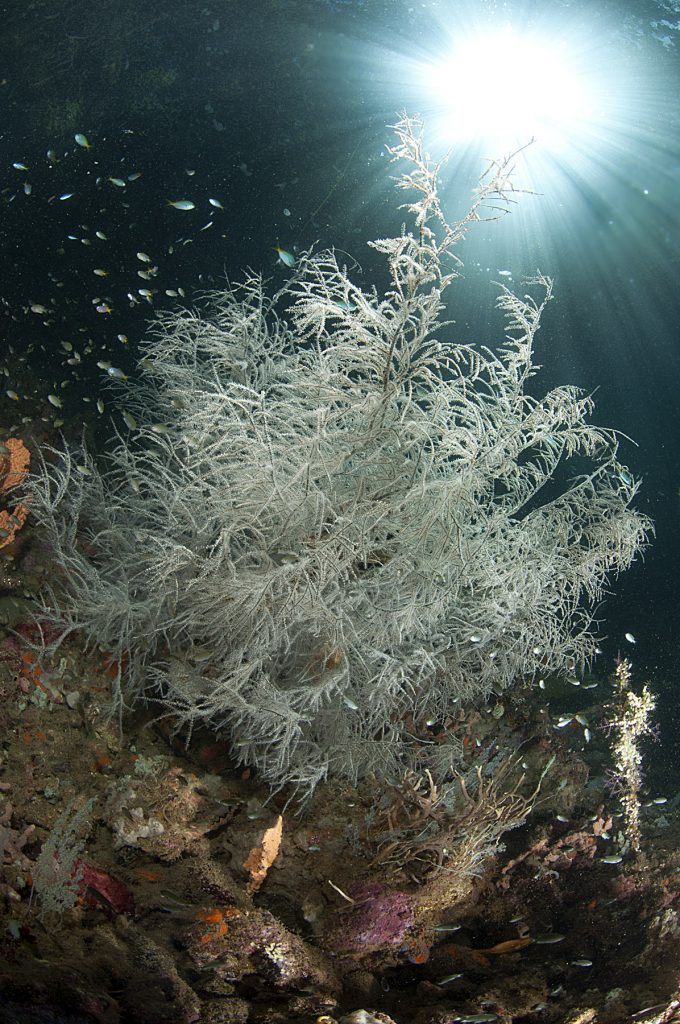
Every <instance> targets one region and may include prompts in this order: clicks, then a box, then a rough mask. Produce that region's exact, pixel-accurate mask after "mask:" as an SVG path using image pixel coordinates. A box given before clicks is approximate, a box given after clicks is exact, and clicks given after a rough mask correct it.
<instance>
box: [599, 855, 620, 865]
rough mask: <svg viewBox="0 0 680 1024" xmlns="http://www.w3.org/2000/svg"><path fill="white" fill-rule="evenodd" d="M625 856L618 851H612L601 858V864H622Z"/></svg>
mask: <svg viewBox="0 0 680 1024" xmlns="http://www.w3.org/2000/svg"><path fill="white" fill-rule="evenodd" d="M622 860H623V857H622V856H621V855H620V854H618V853H610V854H608V855H607V856H606V857H601V858H600V863H601V864H620V863H621V861H622Z"/></svg>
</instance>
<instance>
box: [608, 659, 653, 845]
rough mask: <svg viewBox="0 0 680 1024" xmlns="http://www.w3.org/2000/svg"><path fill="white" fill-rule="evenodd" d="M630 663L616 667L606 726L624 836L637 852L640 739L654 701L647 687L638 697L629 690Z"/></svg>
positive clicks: (640, 774)
mask: <svg viewBox="0 0 680 1024" xmlns="http://www.w3.org/2000/svg"><path fill="white" fill-rule="evenodd" d="M631 668H632V666H631V663H630V662H629V661H628V659H627V658H624V659H623V661H620V662H619V664H618V665H617V667H616V684H617V689H618V694H617V702H616V704H615V706H614V713H613V716H612V717H611V718H610V719H609V725H610V726H611V728H612V729H613V731H614V736H615V738H614V742H613V744H612V754H613V756H614V765H615V771H616V774H617V776H618V777H619V779H620V780H621V784H622V794H621V806H622V808H623V816H624V821H625V823H626V835H627V836H628V840H629V842H630V847H631V849H632V850H634V851H635V852H638V851H639V849H640V840H641V836H640V788H641V786H642V768H641V765H642V754H641V753H640V739H641V738H642V737H643V736H645V735H646V734H649V733H650V732H651V723H650V720H649V716H650V715H651V713H652V711H653V710H654V708H655V706H656V701H655V700H654V696H653V694H652V693H651V691H650V689H649V687H648V686H647V685H645V686H643V687H642V692H641V693H635V692H634V691H633V690H631V688H630V681H631V676H632V672H631Z"/></svg>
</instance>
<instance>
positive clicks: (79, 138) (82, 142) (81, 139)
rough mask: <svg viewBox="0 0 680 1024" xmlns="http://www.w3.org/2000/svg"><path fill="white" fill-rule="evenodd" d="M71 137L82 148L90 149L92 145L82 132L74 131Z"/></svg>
mask: <svg viewBox="0 0 680 1024" xmlns="http://www.w3.org/2000/svg"><path fill="white" fill-rule="evenodd" d="M73 138H74V139H75V140H76V142H77V143H78V145H79V146H82V147H83V149H92V145H91V143H90V141H89V139H88V137H87V135H83V133H82V132H76V134H75V135H74V136H73Z"/></svg>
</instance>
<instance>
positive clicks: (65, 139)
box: [0, 0, 680, 765]
mask: <svg viewBox="0 0 680 1024" xmlns="http://www.w3.org/2000/svg"><path fill="white" fill-rule="evenodd" d="M471 24H472V25H474V26H475V27H476V28H477V30H478V31H480V32H481V33H482V34H483V33H487V32H492V31H493V30H494V29H495V28H497V27H498V26H499V25H502V24H511V25H513V26H515V27H516V28H517V29H518V30H519V31H528V32H530V31H532V30H533V29H534V28H539V29H540V31H541V32H542V33H543V35H544V37H546V38H548V39H550V40H552V41H554V43H555V45H556V47H557V51H558V52H559V49H560V46H561V45H567V42H569V45H576V47H577V48H580V52H581V54H582V57H583V60H584V62H585V64H586V65H587V67H588V70H589V71H592V73H593V76H594V80H597V81H599V82H601V83H604V86H605V89H608V90H609V92H608V99H607V102H608V103H609V104H610V109H611V111H613V113H612V114H611V116H610V115H607V114H605V116H604V117H603V118H602V119H600V120H599V121H598V119H597V117H594V120H593V123H592V124H591V126H590V129H589V131H588V133H586V134H585V135H584V136H583V137H582V138H581V137H579V136H578V133H576V134H574V135H573V136H571V135H570V134H569V126H566V127H565V143H564V147H563V148H562V149H561V150H560V151H559V152H557V153H554V154H551V153H550V150H549V148H548V149H547V150H546V149H543V150H542V149H541V145H542V143H541V139H540V137H539V138H537V141H536V148H535V150H533V152H532V149H533V147H530V149H529V150H528V151H527V152H526V153H525V154H524V155H523V157H522V159H521V161H520V164H519V169H518V173H519V175H520V177H521V176H522V174H524V175H525V176H526V178H525V181H526V183H527V184H528V185H530V186H531V187H532V188H534V189H535V191H537V192H540V193H541V194H540V195H532V196H526V197H524V198H523V199H522V201H521V203H520V204H519V206H518V208H517V209H516V210H515V211H513V213H512V215H511V216H510V217H507V218H505V219H503V220H502V221H501V222H499V223H490V224H485V225H481V226H479V227H478V228H477V230H476V232H475V234H474V235H472V236H471V237H470V239H469V241H468V243H466V247H465V249H464V250H461V255H462V257H463V258H464V259H465V262H466V272H465V280H464V281H462V282H459V283H458V284H457V285H456V286H455V288H454V289H452V292H451V297H450V302H451V315H452V317H454V318H455V320H456V326H455V328H453V329H452V330H453V333H454V336H455V337H457V338H458V339H459V340H461V341H479V342H483V343H487V344H491V345H493V344H495V343H497V342H498V340H499V339H500V337H501V323H500V320H499V318H498V316H497V315H496V314H495V313H494V312H493V299H494V291H493V286H492V283H491V282H492V281H493V280H495V279H496V280H497V279H498V277H497V271H498V270H499V269H509V270H511V271H512V273H513V281H517V280H519V278H520V277H521V275H522V274H525V273H532V272H534V270H535V268H536V267H537V266H540V268H541V270H543V271H544V272H545V273H548V274H550V275H551V276H553V277H554V278H555V280H556V290H557V299H556V301H555V302H554V303H553V304H552V306H551V307H550V309H549V311H548V314H547V316H546V320H545V326H544V328H543V330H542V331H541V335H540V336H539V337H540V345H539V359H540V361H541V362H542V364H543V367H544V369H543V372H542V376H541V378H540V380H541V381H542V382H543V384H544V385H545V386H546V387H547V386H550V385H552V384H556V383H574V384H578V385H580V386H582V387H583V388H585V389H587V390H588V391H596V400H597V410H596V415H595V419H596V420H597V422H599V423H602V424H607V425H611V426H613V427H615V428H617V429H618V430H620V431H621V432H622V433H623V434H625V435H628V436H629V437H630V438H633V439H635V441H636V443H637V447H636V446H633V445H632V444H628V443H624V447H623V461H624V462H627V463H628V464H629V465H630V466H631V468H632V469H633V471H634V472H635V474H636V475H640V476H642V477H643V486H642V489H641V493H640V498H639V505H640V507H641V508H642V509H643V510H644V511H645V512H647V513H648V514H649V515H651V516H652V517H653V519H654V520H655V523H656V539H655V541H654V544H653V545H652V546H651V548H650V549H649V551H648V552H647V553H646V555H645V557H644V560H640V561H639V562H638V563H637V564H636V566H635V567H634V568H633V569H632V570H631V571H630V572H629V573H628V574H626V576H625V577H624V578H622V579H621V580H619V581H614V588H613V589H614V591H615V593H614V596H612V597H611V598H610V600H609V601H608V602H607V605H606V607H605V608H604V609H603V618H604V619H605V622H606V625H605V626H604V632H605V633H606V634H607V637H608V639H607V640H606V641H605V643H604V644H603V647H604V649H605V654H604V656H603V667H604V668H605V669H606V670H608V669H609V666H610V665H611V659H612V658H613V657H614V656H615V655H616V654H617V652H618V651H619V650H622V651H623V648H626V653H628V654H630V655H631V656H632V657H633V661H634V665H635V670H636V673H637V674H638V677H639V678H642V677H647V678H649V680H650V682H651V684H652V686H653V688H654V689H655V690H656V691H657V692H658V694H659V697H660V717H661V719H662V726H663V740H664V744H663V748H662V750H663V752H662V753H660V754H659V755H658V760H659V763H661V760H663V761H664V762H665V763H666V764H668V765H672V764H673V763H674V761H675V760H677V759H676V758H675V753H676V752H677V742H678V741H677V737H678V733H680V715H679V708H678V698H677V696H676V694H675V685H676V676H677V665H678V660H679V654H680V638H679V634H680V622H679V621H678V620H679V616H678V606H679V592H680V587H679V585H678V576H679V574H680V542H679V539H678V525H679V518H680V515H679V514H680V498H679V497H678V488H679V487H680V456H679V454H678V442H679V440H680V416H679V415H678V389H679V388H678V386H679V383H680V327H679V323H680V316H679V314H680V288H679V278H680V101H679V99H678V97H679V96H680V27H679V26H680V3H677V2H656V0H627V2H615V0H605V2H598V3H597V4H593V3H592V0H589V2H586V0H584V2H582V3H576V2H575V3H571V2H568V0H552V2H551V0H541V2H537V3H529V2H522V0H517V2H508V3H485V2H482V0H467V2H466V3H460V2H455V3H453V2H451V3H444V2H430V0H425V2H409V0H307V2H296V0H266V2H265V0H247V2H245V0H244V2H222V3H215V2H210V0H204V2H186V0H183V2H180V0H168V2H164V3H161V2H158V0H150V2H147V3H144V4H142V3H141V2H139V0H115V2H114V0H87V2H85V0H80V2H79V0H68V2H65V0H49V2H48V0H35V2H33V3H25V2H22V3H19V2H16V3H9V4H2V5H0V62H1V63H0V82H1V84H0V112H1V114H2V117H1V119H0V188H1V197H0V214H1V216H0V251H1V252H2V280H1V282H0V298H1V299H2V307H1V308H0V314H1V317H2V319H1V322H0V331H1V334H0V347H1V349H0V350H1V352H2V356H1V360H2V364H3V365H5V366H6V367H7V371H8V376H7V377H6V383H5V384H4V385H3V395H2V399H1V404H0V418H1V421H2V423H3V425H5V426H9V425H10V424H12V423H18V422H19V419H20V417H21V416H22V415H30V416H32V417H34V418H35V416H36V415H38V416H44V417H45V419H46V426H49V425H50V423H51V422H52V421H53V419H54V416H55V410H54V409H52V408H51V407H50V406H49V405H48V404H47V403H46V396H47V394H48V393H50V392H52V393H54V392H55V390H58V393H59V394H60V395H61V396H62V397H63V401H64V411H63V418H64V419H65V421H66V426H67V428H71V429H72V428H73V426H74V422H75V423H77V422H78V421H79V420H80V419H81V418H82V419H84V420H85V421H90V420H92V419H96V415H95V414H94V410H93V408H92V403H90V404H89V405H88V404H87V403H84V402H83V398H84V397H92V398H96V397H97V396H98V395H99V394H104V396H105V398H106V401H107V402H108V401H109V399H108V395H107V394H106V376H105V374H103V373H102V371H101V370H100V369H98V368H97V366H96V363H97V360H101V359H107V360H110V361H111V362H113V363H114V365H117V366H120V367H122V368H123V369H125V370H129V371H132V370H133V367H134V361H135V347H136V341H137V340H138V339H139V338H140V337H141V336H142V334H143V332H144V329H145V323H146V321H147V320H148V318H149V317H150V316H151V315H152V314H153V309H152V307H151V306H150V305H149V303H147V302H146V300H144V299H143V298H141V297H139V296H138V294H137V289H138V288H140V287H148V288H151V289H153V290H155V291H157V294H156V295H155V296H154V300H153V301H154V308H163V307H166V306H167V307H169V306H171V305H172V304H173V303H174V302H176V301H177V300H176V299H174V298H171V297H167V296H165V294H164V290H165V289H173V288H174V289H176V288H177V287H178V286H181V287H182V288H184V289H185V291H186V301H187V302H189V303H191V302H194V301H196V297H197V294H198V292H199V291H200V290H201V289H204V288H208V287H210V286H213V285H219V284H220V282H223V281H224V279H225V276H228V277H229V278H231V279H232V280H238V279H239V277H240V276H241V273H242V270H243V268H245V267H251V268H253V269H254V270H256V271H259V272H262V273H264V274H265V276H268V277H271V279H272V282H273V283H274V284H276V282H278V281H280V280H282V278H283V275H284V274H285V273H286V270H285V268H284V267H283V266H282V265H281V264H280V263H278V262H277V259H276V252H275V251H274V247H275V246H276V245H278V244H280V245H281V246H283V247H284V248H286V249H289V250H291V251H295V250H296V249H303V248H305V247H307V246H309V245H310V244H312V243H314V242H318V243H319V244H321V245H334V246H336V247H337V248H339V249H342V250H345V251H347V252H348V253H350V254H351V255H352V256H353V257H354V258H356V259H357V260H358V261H359V263H360V264H361V271H357V276H358V277H359V279H360V280H362V281H364V282H366V283H369V284H370V283H372V282H375V283H376V284H377V285H378V286H381V285H382V284H384V283H385V275H384V268H383V267H382V264H381V263H380V260H379V259H378V258H377V257H376V255H375V254H374V253H372V251H371V250H370V249H368V247H367V245H366V242H367V241H368V240H369V239H371V238H375V237H380V236H384V235H387V234H393V233H395V232H396V231H398V229H399V224H400V221H401V216H402V215H401V214H399V213H398V212H397V211H396V201H397V197H396V196H395V194H394V191H393V188H392V185H391V182H390V177H389V176H390V173H391V168H390V164H389V159H388V154H387V152H386V145H388V144H390V143H391V141H392V139H391V134H390V131H389V129H388V128H387V125H389V124H392V123H394V121H395V119H396V117H397V115H398V113H399V112H400V111H401V110H403V109H408V110H409V111H410V112H415V111H421V112H422V113H423V115H424V116H425V119H426V123H427V121H428V117H430V116H431V117H432V118H433V119H434V118H435V117H436V111H437V102H438V99H437V98H436V97H435V98H433V97H428V96H427V95H426V94H425V93H424V92H423V90H422V89H421V88H420V87H419V85H418V82H417V80H416V78H415V77H414V70H413V69H414V65H415V63H416V62H419V61H420V62H422V61H427V60H428V59H430V57H432V56H433V55H436V54H437V53H439V52H441V48H442V39H443V37H444V36H446V35H448V36H449V37H450V38H451V39H452V40H456V39H458V38H459V37H462V36H463V34H464V33H465V32H466V31H468V30H469V28H470V25H471ZM574 41H575V43H574ZM473 88H474V86H473V84H471V85H470V90H471V92H470V102H473V100H474V94H473ZM536 88H537V89H539V90H540V88H541V81H540V78H539V77H538V76H537V81H536ZM504 102H505V98H504V96H503V91H502V89H501V90H499V95H498V106H499V108H501V109H502V108H503V104H504ZM598 102H599V100H598V98H597V97H595V96H593V98H592V104H593V107H595V106H596V104H597V103H598ZM595 113H597V112H596V111H595ZM75 132H83V133H85V134H86V135H87V137H88V139H89V140H90V142H91V146H92V148H91V149H89V150H84V149H82V148H81V147H79V146H77V145H76V143H75V142H74V140H73V136H74V133H75ZM48 150H54V155H53V156H52V157H51V158H49V157H48V156H47V155H46V154H47V151H48ZM437 155H441V153H440V152H437ZM489 155H500V154H495V153H491V154H489V153H487V152H485V151H484V150H483V148H479V147H475V146H474V145H472V146H468V147H467V148H465V149H462V150H460V149H459V150H456V148H455V140H454V156H453V158H452V161H451V163H450V165H449V168H448V169H447V171H446V172H445V174H444V181H445V184H446V190H445V194H444V199H445V210H446V212H447V214H449V216H450V217H451V218H452V219H453V218H455V216H456V215H460V214H461V213H463V212H464V210H465V208H466V205H465V204H466V202H467V198H468V196H469V193H470V189H471V187H472V186H473V185H474V183H475V180H476V177H477V175H478V173H479V170H480V168H481V166H482V162H483V161H482V158H483V157H484V156H489ZM13 162H20V163H24V164H25V165H26V166H27V167H28V171H21V170H16V169H14V168H13V167H12V164H13ZM188 170H190V171H194V172H195V173H194V174H193V175H189V174H187V171H188ZM135 174H139V175H140V176H139V177H137V178H135V179H134V180H132V181H129V180H127V179H128V176H129V175H135ZM110 177H120V178H121V179H124V180H126V185H125V187H124V188H119V187H116V186H115V185H112V184H111V182H110V181H109V180H108V179H109V178H110ZM25 183H29V184H30V186H31V188H30V195H26V194H25V191H24V185H25ZM520 183H522V182H520ZM64 193H73V195H72V197H71V198H70V199H67V200H60V199H59V198H58V197H59V196H60V195H62V194H64ZM208 197H213V198H217V199H218V200H219V201H220V202H221V203H222V205H223V209H219V208H216V207H214V206H211V205H210V204H208V202H207V199H208ZM182 198H190V199H192V200H193V201H195V202H196V209H195V210H193V211H190V212H186V213H185V212H179V211H177V210H174V209H172V208H170V207H168V206H167V200H169V199H182ZM399 201H402V197H399ZM211 221H212V222H213V223H212V225H211V226H210V227H207V226H206V225H208V224H210V222H211ZM201 228H205V229H204V230H201ZM97 230H100V231H102V232H103V233H104V234H106V236H107V238H106V240H101V239H98V238H97V237H96V234H95V232H96V231H97ZM69 234H70V235H73V236H75V237H74V238H73V239H69V238H68V235H69ZM82 239H85V240H86V241H89V242H90V243H91V244H90V245H86V244H84V243H83V242H82ZM170 247H172V248H173V251H172V252H168V250H169V248H170ZM138 251H143V252H146V253H149V255H151V257H152V260H153V264H154V265H155V264H157V265H158V267H159V273H158V276H157V277H156V278H154V279H153V280H152V281H145V280H143V279H140V278H138V277H137V271H138V270H144V269H145V264H143V263H142V262H140V261H139V260H138V259H137V257H136V252H138ZM95 268H102V269H105V270H106V271H107V275H108V276H107V277H105V278H101V279H100V278H98V277H97V276H96V275H94V274H93V270H94V269H95ZM128 291H130V292H131V293H132V294H133V295H135V296H137V299H138V304H137V305H135V304H132V303H131V302H130V300H129V299H128V298H127V292H128ZM96 299H99V300H101V301H103V302H106V304H107V305H108V306H110V308H111V312H110V313H107V314H100V313H97V312H96V308H95V307H96V304H97V303H96V302H95V301H94V300H96ZM180 301H181V300H180ZM36 303H39V304H42V305H44V306H45V307H46V308H47V309H48V311H49V312H48V314H47V315H39V314H36V313H33V312H31V310H30V305H31V304H36ZM100 304H101V302H100ZM119 334H124V335H127V336H128V337H129V344H127V345H126V344H123V343H121V342H120V341H119V340H118V335H119ZM64 341H70V342H71V343H72V344H73V345H74V347H75V348H77V349H78V350H84V349H85V348H86V347H87V346H88V342H89V346H90V347H91V352H90V353H89V354H86V355H84V356H83V363H82V364H81V366H79V367H75V368H74V367H69V366H68V365H67V364H66V363H65V360H66V357H67V355H68V353H66V352H65V350H64V348H63V346H62V342H64ZM10 345H12V347H13V350H14V351H13V352H12V351H11V350H10V348H9V346H10ZM22 354H23V355H27V360H26V362H25V363H22V362H21V358H22ZM5 387H6V388H10V389H15V390H17V391H19V392H20V393H21V394H22V396H23V394H24V393H25V394H26V395H27V396H28V397H27V398H26V399H24V398H23V397H22V399H21V402H19V403H14V402H11V401H10V400H9V399H8V398H6V396H5V394H4V388H5ZM36 410H37V412H36ZM108 423H109V420H108V408H107V412H106V414H105V415H104V416H102V417H100V419H99V423H98V426H97V429H98V436H99V437H100V438H101V439H102V443H104V440H105V436H106V431H107V429H108ZM626 631H629V632H631V633H633V634H634V635H635V636H636V638H637V644H636V646H635V647H634V648H633V647H631V646H629V645H628V646H627V644H626V641H625V640H624V633H625V632H626Z"/></svg>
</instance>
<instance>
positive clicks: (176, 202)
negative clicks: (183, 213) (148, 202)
mask: <svg viewBox="0 0 680 1024" xmlns="http://www.w3.org/2000/svg"><path fill="white" fill-rule="evenodd" d="M168 206H172V207H174V209H175V210H195V209H196V204H195V203H192V201H191V200H190V199H168Z"/></svg>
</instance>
